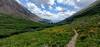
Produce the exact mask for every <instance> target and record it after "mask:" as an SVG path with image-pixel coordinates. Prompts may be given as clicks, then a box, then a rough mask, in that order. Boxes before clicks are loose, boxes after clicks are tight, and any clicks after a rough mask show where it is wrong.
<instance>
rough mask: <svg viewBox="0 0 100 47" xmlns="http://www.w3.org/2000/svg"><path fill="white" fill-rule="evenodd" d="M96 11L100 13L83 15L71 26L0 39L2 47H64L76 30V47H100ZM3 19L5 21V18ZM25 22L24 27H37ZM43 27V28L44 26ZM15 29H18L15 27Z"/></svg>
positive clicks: (99, 31)
mask: <svg viewBox="0 0 100 47" xmlns="http://www.w3.org/2000/svg"><path fill="white" fill-rule="evenodd" d="M95 10H96V11H99V12H96V13H94V14H92V13H93V12H92V13H90V12H88V13H90V14H86V15H84V14H83V15H82V17H78V18H74V21H72V23H70V24H64V25H59V26H54V27H48V28H43V29H41V30H39V31H38V30H35V31H34V30H28V32H24V33H21V34H15V35H12V36H9V37H7V38H3V39H0V47H45V46H48V47H64V46H65V44H67V43H68V42H69V40H70V39H71V37H72V36H73V34H74V32H73V30H74V29H75V30H76V31H77V32H78V33H79V37H78V39H77V43H76V47H100V45H99V44H100V37H99V36H100V10H99V9H95ZM1 19H2V20H5V19H4V18H3V17H2V18H1ZM10 19H14V20H15V18H10ZM5 21H6V20H5ZM11 21H12V20H11ZM24 21H25V20H24ZM24 21H21V22H22V25H24V24H26V23H28V24H27V26H28V27H29V25H32V26H35V25H33V24H29V21H28V22H26V21H25V22H24ZM0 22H1V21H0ZM2 22H4V21H2ZM23 22H24V23H23ZM15 23H20V22H19V21H18V22H15ZM3 24H5V23H3ZM10 24H11V23H10ZM13 24H14V23H13ZM1 25H2V24H1V23H0V26H1ZM8 25H9V24H8ZM8 25H6V26H8ZM15 25H16V24H14V25H13V26H14V27H15ZM36 25H37V24H36ZM13 26H9V27H7V28H11V27H13ZM17 26H20V27H21V28H24V27H25V26H21V25H20V24H17ZM27 26H26V27H27ZM39 26H40V24H39ZM39 26H38V27H39ZM3 27H4V28H3ZM41 27H43V25H42V26H41ZM2 28H3V29H5V26H2V27H1V29H2ZM18 28H19V27H18ZM21 28H20V29H21ZM15 29H17V28H16V27H15ZM27 29H28V28H27ZM17 30H18V29H17ZM22 30H23V29H22ZM23 31H24V30H23ZM0 32H2V33H5V32H6V31H2V30H0ZM14 32H15V30H14ZM9 33H11V32H9ZM9 33H6V34H9ZM6 34H4V35H6Z"/></svg>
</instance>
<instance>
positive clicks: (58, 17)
mask: <svg viewBox="0 0 100 47" xmlns="http://www.w3.org/2000/svg"><path fill="white" fill-rule="evenodd" d="M16 1H17V2H18V3H20V4H22V5H23V6H24V7H26V8H27V9H28V10H29V11H31V12H32V13H34V14H36V15H37V16H38V17H40V18H43V19H48V20H51V21H52V22H59V21H62V20H64V19H66V18H68V17H70V16H72V15H73V14H74V13H76V12H77V11H78V10H80V9H81V7H80V6H78V5H77V3H76V2H78V4H80V3H92V2H91V1H90V0H57V2H59V3H64V4H67V5H70V6H74V8H75V9H77V10H73V9H72V10H67V11H66V12H59V13H56V14H54V13H51V12H49V11H46V10H43V11H42V10H41V9H40V8H39V7H37V6H36V5H35V4H34V3H32V2H28V0H25V1H26V2H27V3H26V4H23V3H22V2H20V0H16ZM54 1H55V0H49V2H48V3H49V6H48V7H49V9H56V10H57V11H61V10H63V7H60V6H56V8H53V7H52V5H54V3H55V2H54ZM75 1H76V2H75ZM92 1H94V0H92ZM84 5H86V4H84ZM87 5H88V4H87ZM40 6H41V7H42V8H44V9H45V6H44V5H43V4H40Z"/></svg>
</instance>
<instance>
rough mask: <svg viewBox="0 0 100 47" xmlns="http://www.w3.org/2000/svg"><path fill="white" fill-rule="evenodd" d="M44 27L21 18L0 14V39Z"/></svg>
mask: <svg viewBox="0 0 100 47" xmlns="http://www.w3.org/2000/svg"><path fill="white" fill-rule="evenodd" d="M42 27H45V26H44V25H43V24H41V23H37V22H32V21H30V20H25V19H23V18H20V17H17V16H13V15H6V14H0V38H2V37H6V36H9V35H13V34H18V33H21V32H28V31H33V30H36V29H40V28H42Z"/></svg>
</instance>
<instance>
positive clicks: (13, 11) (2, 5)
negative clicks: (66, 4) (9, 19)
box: [0, 0, 66, 23]
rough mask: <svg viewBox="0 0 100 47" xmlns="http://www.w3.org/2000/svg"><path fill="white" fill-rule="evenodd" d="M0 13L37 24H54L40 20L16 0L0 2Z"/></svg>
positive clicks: (2, 0) (0, 0)
mask: <svg viewBox="0 0 100 47" xmlns="http://www.w3.org/2000/svg"><path fill="white" fill-rule="evenodd" d="M0 13H5V14H10V15H16V16H20V17H22V18H26V19H30V20H32V21H36V22H37V21H39V22H47V23H52V21H50V20H47V19H42V18H39V17H38V16H36V15H35V14H33V13H31V12H30V11H29V10H28V9H27V8H25V7H24V6H22V5H20V4H18V3H17V2H16V1H15V0H0ZM65 21H66V20H65Z"/></svg>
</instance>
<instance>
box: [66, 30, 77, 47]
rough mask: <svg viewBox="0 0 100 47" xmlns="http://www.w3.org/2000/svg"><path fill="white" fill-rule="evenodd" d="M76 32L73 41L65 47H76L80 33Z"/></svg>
mask: <svg viewBox="0 0 100 47" xmlns="http://www.w3.org/2000/svg"><path fill="white" fill-rule="evenodd" d="M74 32H75V35H74V36H73V37H72V39H71V40H70V41H69V43H68V44H67V45H66V46H65V47H75V44H76V41H77V37H78V33H77V32H76V30H74Z"/></svg>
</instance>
